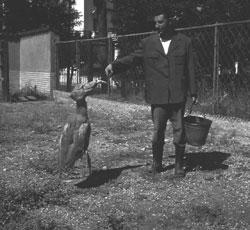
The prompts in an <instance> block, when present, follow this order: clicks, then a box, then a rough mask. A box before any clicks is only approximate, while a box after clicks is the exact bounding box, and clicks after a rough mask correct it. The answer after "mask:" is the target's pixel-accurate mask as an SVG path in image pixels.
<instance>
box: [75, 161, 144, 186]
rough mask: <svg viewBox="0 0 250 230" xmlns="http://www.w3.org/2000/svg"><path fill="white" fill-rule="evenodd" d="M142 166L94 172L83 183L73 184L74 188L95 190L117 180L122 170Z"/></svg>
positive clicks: (136, 166) (135, 166)
mask: <svg viewBox="0 0 250 230" xmlns="http://www.w3.org/2000/svg"><path fill="white" fill-rule="evenodd" d="M142 166H144V165H133V166H129V165H128V166H124V167H120V168H113V169H105V170H104V169H101V170H95V171H93V172H92V174H91V175H89V176H88V177H87V178H86V179H85V180H84V181H81V182H79V183H77V184H75V186H76V187H78V188H96V187H99V186H101V185H103V184H105V183H107V182H109V181H111V180H114V179H117V178H118V177H119V176H120V174H121V172H122V171H124V170H128V169H133V168H138V167H142Z"/></svg>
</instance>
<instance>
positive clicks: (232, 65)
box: [57, 21, 250, 119]
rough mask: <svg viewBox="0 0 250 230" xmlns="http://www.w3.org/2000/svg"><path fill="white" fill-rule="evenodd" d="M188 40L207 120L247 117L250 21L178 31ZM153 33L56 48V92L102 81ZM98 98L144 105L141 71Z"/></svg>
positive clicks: (249, 111) (115, 83) (124, 77)
mask: <svg viewBox="0 0 250 230" xmlns="http://www.w3.org/2000/svg"><path fill="white" fill-rule="evenodd" d="M177 31H179V32H182V33H184V34H186V35H187V36H189V37H191V38H192V40H193V44H194V50H195V58H196V62H197V81H198V87H199V101H200V104H201V106H202V108H203V109H204V110H205V111H206V112H209V113H212V114H221V115H227V116H237V117H242V118H247V119H248V117H249V114H250V102H249V96H250V91H249V89H250V21H241V22H234V23H217V24H214V25H207V26H200V27H192V28H184V29H177ZM150 34H152V33H144V34H133V35H126V36H116V37H110V38H100V39H86V40H76V41H68V42H59V43H58V44H57V51H58V52H57V54H58V55H57V56H58V62H57V63H58V74H57V76H58V81H57V83H58V84H57V88H58V89H60V90H66V91H70V90H71V89H72V85H74V84H76V83H78V82H80V81H81V82H84V81H90V80H92V79H93V78H102V77H103V76H104V69H105V67H106V66H107V64H108V63H110V62H111V61H113V60H114V59H116V58H117V57H118V58H119V57H122V56H125V55H127V54H129V53H130V52H133V51H134V50H135V49H136V47H137V46H138V44H139V42H140V40H141V39H142V38H144V37H146V36H149V35H150ZM101 90H102V92H104V93H108V94H110V95H114V94H117V92H118V93H119V94H120V95H121V96H122V97H127V98H131V97H132V98H136V99H141V100H143V93H144V74H143V69H142V68H141V66H138V67H135V68H133V69H131V70H128V71H126V72H124V73H122V74H118V75H116V76H114V77H113V78H112V80H110V81H109V85H108V87H106V88H102V89H101Z"/></svg>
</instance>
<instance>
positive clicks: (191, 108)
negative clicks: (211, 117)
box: [189, 101, 206, 119]
mask: <svg viewBox="0 0 250 230" xmlns="http://www.w3.org/2000/svg"><path fill="white" fill-rule="evenodd" d="M198 103H199V102H198ZM194 105H197V104H195V102H194V101H193V102H192V103H191V105H190V108H189V114H191V113H192V110H193V106H194ZM200 105H201V104H200ZM201 108H202V113H203V117H204V119H206V115H205V111H204V108H203V107H202V106H201Z"/></svg>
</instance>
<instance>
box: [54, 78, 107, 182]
mask: <svg viewBox="0 0 250 230" xmlns="http://www.w3.org/2000/svg"><path fill="white" fill-rule="evenodd" d="M104 83H106V82H105V81H102V80H95V81H91V82H89V83H86V84H83V83H81V84H77V85H76V86H75V88H74V89H73V91H72V92H71V94H70V97H71V98H72V99H73V100H75V101H76V114H75V116H73V117H72V118H71V120H70V121H69V122H68V123H66V124H65V126H64V129H63V134H62V135H61V137H60V142H59V154H58V163H59V177H60V179H61V177H62V170H63V169H64V168H68V169H70V168H73V167H74V165H75V162H76V161H77V160H78V159H83V155H84V154H85V155H86V158H87V165H88V168H89V174H91V160H90V156H89V153H88V151H87V150H88V146H89V138H90V132H91V126H90V122H89V120H88V112H87V102H86V97H87V96H89V95H90V94H93V92H94V89H95V88H96V86H97V85H98V84H104ZM82 175H84V171H82Z"/></svg>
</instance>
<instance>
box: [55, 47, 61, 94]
mask: <svg viewBox="0 0 250 230" xmlns="http://www.w3.org/2000/svg"><path fill="white" fill-rule="evenodd" d="M55 45H56V90H58V89H59V83H60V72H59V69H60V68H59V54H58V52H59V51H58V50H59V48H58V46H59V44H58V43H56V44H55Z"/></svg>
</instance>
